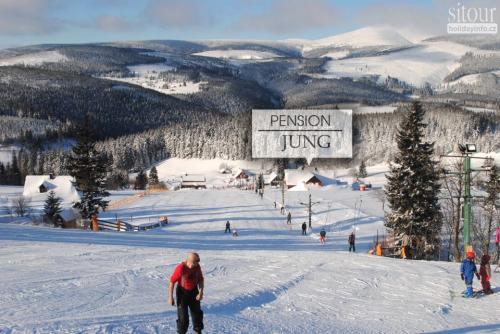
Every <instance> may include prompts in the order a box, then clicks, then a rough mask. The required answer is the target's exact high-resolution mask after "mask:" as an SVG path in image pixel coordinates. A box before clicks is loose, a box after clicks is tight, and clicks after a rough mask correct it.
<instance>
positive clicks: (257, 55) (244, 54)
mask: <svg viewBox="0 0 500 334" xmlns="http://www.w3.org/2000/svg"><path fill="white" fill-rule="evenodd" d="M193 56H202V57H212V58H223V59H238V60H264V59H272V58H276V57H281V56H280V55H278V54H276V53H273V52H265V51H254V50H209V51H203V52H198V53H194V54H193Z"/></svg>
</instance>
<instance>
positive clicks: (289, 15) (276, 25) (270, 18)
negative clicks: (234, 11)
mask: <svg viewBox="0 0 500 334" xmlns="http://www.w3.org/2000/svg"><path fill="white" fill-rule="evenodd" d="M341 17H342V16H341V15H340V13H339V10H338V9H337V8H336V7H335V6H333V5H332V4H330V3H329V2H328V1H325V0H314V1H303V0H288V1H287V0H276V1H273V2H272V4H271V6H270V7H269V8H268V9H267V10H266V11H264V12H262V13H260V14H256V15H247V16H245V15H243V16H242V17H241V18H240V20H239V21H238V22H237V23H236V24H235V27H236V28H237V29H239V30H245V31H266V32H271V33H279V34H282V33H295V32H303V31H310V30H314V29H317V28H328V27H333V26H339V23H340V22H341Z"/></svg>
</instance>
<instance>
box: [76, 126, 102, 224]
mask: <svg viewBox="0 0 500 334" xmlns="http://www.w3.org/2000/svg"><path fill="white" fill-rule="evenodd" d="M95 138H96V136H95V134H94V131H93V129H92V127H91V125H90V120H89V119H88V118H87V117H86V118H85V121H84V122H83V125H82V127H81V128H80V129H79V130H78V131H77V134H76V145H75V146H73V149H72V152H71V154H70V156H69V159H68V171H69V174H70V175H71V176H73V177H74V178H75V182H74V186H75V188H76V190H77V191H78V192H79V193H80V195H81V200H80V201H79V202H77V203H76V204H75V208H77V209H79V210H80V212H81V214H82V217H85V218H89V217H90V215H91V214H92V213H93V212H95V210H96V209H98V208H101V209H103V210H105V209H106V207H107V206H108V202H109V201H106V200H104V198H106V197H107V196H109V192H107V191H106V175H107V164H108V162H107V160H106V156H105V155H104V154H102V153H99V152H98V151H97V149H96V147H95Z"/></svg>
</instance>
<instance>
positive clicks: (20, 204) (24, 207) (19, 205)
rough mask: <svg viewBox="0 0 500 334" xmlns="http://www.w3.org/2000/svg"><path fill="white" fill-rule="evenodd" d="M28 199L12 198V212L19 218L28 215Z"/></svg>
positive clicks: (22, 197) (21, 197)
mask: <svg viewBox="0 0 500 334" xmlns="http://www.w3.org/2000/svg"><path fill="white" fill-rule="evenodd" d="M29 203H30V199H29V198H27V197H24V196H19V197H16V198H14V200H13V205H14V211H15V213H16V214H17V215H18V216H19V217H24V216H26V214H27V213H28V205H29Z"/></svg>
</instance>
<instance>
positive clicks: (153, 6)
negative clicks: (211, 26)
mask: <svg viewBox="0 0 500 334" xmlns="http://www.w3.org/2000/svg"><path fill="white" fill-rule="evenodd" d="M201 5H202V4H201V1H200V0H151V1H150V3H149V4H148V6H147V8H146V15H147V16H148V17H149V18H151V20H152V21H153V23H155V24H157V25H159V26H161V27H163V28H196V27H199V26H202V25H206V24H207V22H208V18H207V16H206V15H203V14H202V10H201Z"/></svg>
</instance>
